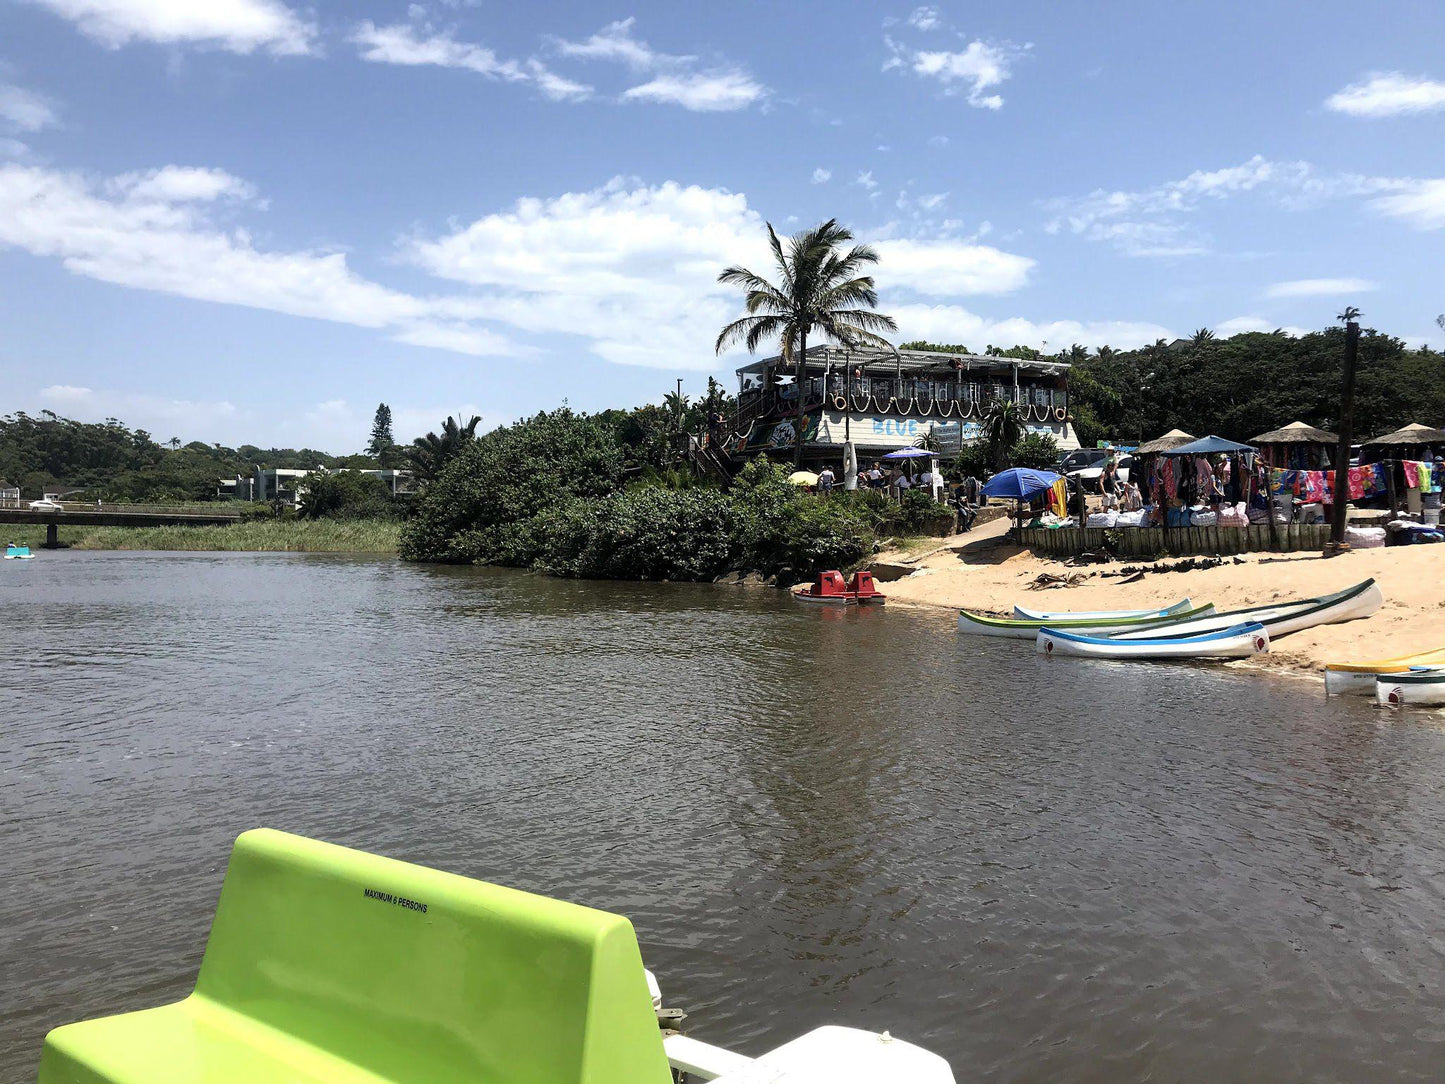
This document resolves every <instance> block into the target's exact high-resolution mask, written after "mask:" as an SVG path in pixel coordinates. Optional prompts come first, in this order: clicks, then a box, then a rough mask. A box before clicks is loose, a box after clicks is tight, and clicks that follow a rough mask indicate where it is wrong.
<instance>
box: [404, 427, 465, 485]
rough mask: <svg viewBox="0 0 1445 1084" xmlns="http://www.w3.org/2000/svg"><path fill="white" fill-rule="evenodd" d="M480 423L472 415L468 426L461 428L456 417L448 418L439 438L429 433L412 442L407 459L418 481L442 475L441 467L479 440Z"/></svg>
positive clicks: (428, 480)
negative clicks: (477, 436) (476, 439)
mask: <svg viewBox="0 0 1445 1084" xmlns="http://www.w3.org/2000/svg"><path fill="white" fill-rule="evenodd" d="M481 420H482V419H481V418H479V417H477V416H476V415H475V414H473V415H472V416H471V418H470V419H469V420H468V421H467V423H466V424H465V425H460V424H458V422H457V420H456V419H455V418H453V417H450V416H448V418H447V420H446V421H444V422H442V431H441V435H440V436H438V435H437V434H435V433H428V434H427V435H426V436H424V437H417V438H416V440H414V441H412V442H411V447H410V448H408V449H407V460H408V462H410V463H411V469H412V471H413V473H415V475H416V478H417V481H419V482H430V481H432V480H433V479H435V478H436V477H437V475H439V474H441V472H442V468H443V467H445V466H446V465H447V464H448V463H450V462H451V461H452V459H454V458H455V457H456V455H457V453H459V452H460V451H461V450H462V449H463V448H465V447H466V446H467V445H468V444H470V443H471V442H472V441H473V440H474V439H475V438H476V435H477V426H478V425H479V424H480V423H481Z"/></svg>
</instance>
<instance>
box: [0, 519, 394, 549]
mask: <svg viewBox="0 0 1445 1084" xmlns="http://www.w3.org/2000/svg"><path fill="white" fill-rule="evenodd" d="M400 535H401V523H400V522H399V521H397V520H380V519H356V520H347V519H317V520H305V519H284V520H270V519H265V520H251V521H250V522H246V523H231V524H227V525H225V526H221V527H76V526H67V525H62V526H61V528H60V541H61V544H62V545H66V546H69V547H70V548H71V549H78V550H204V551H219V550H236V551H258V552H278V553H287V552H295V553H387V554H395V553H396V548H397V542H398V539H399V537H400ZM0 539H3V540H4V541H6V542H14V543H16V544H17V545H22V546H26V545H28V546H29V547H30V548H31V549H32V550H35V551H37V552H38V551H39V550H40V548H41V547H42V546H43V545H44V544H45V528H44V527H43V526H31V525H28V524H27V525H24V526H18V525H15V524H5V525H4V526H0Z"/></svg>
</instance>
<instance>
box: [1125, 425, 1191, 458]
mask: <svg viewBox="0 0 1445 1084" xmlns="http://www.w3.org/2000/svg"><path fill="white" fill-rule="evenodd" d="M1194 440H1195V438H1194V437H1192V436H1190V435H1189V434H1188V433H1186V432H1184V430H1182V429H1171V430H1169V432H1167V433H1165V434H1164V435H1163V436H1162V437H1159V438H1158V439H1156V440H1151V441H1150V442H1149V443H1148V444H1141V445H1139V447H1137V448H1135V449H1134V454H1135V455H1136V456H1141V455H1158V454H1159V453H1160V452H1167V451H1170V450H1172V449H1174V448H1178V447H1179V446H1180V445H1182V444H1190V443H1192V442H1193V441H1194Z"/></svg>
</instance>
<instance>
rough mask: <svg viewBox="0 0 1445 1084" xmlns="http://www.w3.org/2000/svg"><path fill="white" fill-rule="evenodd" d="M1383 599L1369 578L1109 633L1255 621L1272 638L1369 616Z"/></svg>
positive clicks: (1175, 632) (1187, 632)
mask: <svg viewBox="0 0 1445 1084" xmlns="http://www.w3.org/2000/svg"><path fill="white" fill-rule="evenodd" d="M1383 602H1384V597H1383V596H1382V595H1381V594H1380V587H1379V585H1378V584H1377V583H1375V581H1374V580H1372V579H1371V580H1366V581H1364V583H1357V584H1355V586H1353V587H1347V588H1345V589H1344V590H1343V591H1336V592H1335V593H1334V594H1332V595H1321V596H1320V597H1319V598H1306V599H1300V600H1299V601H1297V602H1279V603H1274V604H1273V605H1269V606H1247V607H1245V608H1244V609H1242V610H1226V611H1224V612H1223V613H1217V614H1212V615H1210V616H1208V617H1198V618H1185V619H1182V620H1174V621H1156V622H1154V623H1153V624H1152V625H1144V626H1138V625H1136V626H1135V627H1134V628H1131V629H1122V630H1120V631H1118V632H1112V633H1109V635H1110V636H1115V637H1117V638H1118V639H1120V640H1135V639H1158V638H1161V637H1174V636H1199V635H1201V634H1202V633H1206V632H1220V631H1222V630H1224V629H1227V628H1232V627H1234V626H1235V625H1241V624H1247V623H1248V622H1250V621H1258V622H1259V623H1260V624H1261V625H1263V626H1264V627H1265V629H1267V630H1268V631H1269V635H1270V637H1271V639H1273V638H1276V637H1279V636H1283V635H1284V634H1285V633H1287V632H1298V631H1299V630H1300V629H1308V628H1313V627H1314V626H1315V625H1329V624H1332V623H1334V622H1337V621H1353V620H1355V619H1356V618H1359V617H1369V616H1370V615H1371V614H1372V613H1374V612H1375V611H1376V610H1378V609H1379V608H1380V605H1381V604H1382V603H1383Z"/></svg>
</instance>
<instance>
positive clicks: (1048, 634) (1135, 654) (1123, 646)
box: [1036, 622, 1269, 659]
mask: <svg viewBox="0 0 1445 1084" xmlns="http://www.w3.org/2000/svg"><path fill="white" fill-rule="evenodd" d="M1036 646H1037V650H1038V651H1039V652H1040V653H1041V654H1044V655H1069V656H1073V657H1076V658H1085V659H1242V658H1247V657H1249V656H1250V655H1258V654H1260V653H1261V652H1265V651H1268V650H1269V633H1268V632H1267V631H1266V630H1265V628H1264V626H1263V625H1260V624H1258V623H1257V622H1256V623H1253V624H1247V625H1237V626H1235V627H1233V628H1229V629H1225V630H1223V631H1221V632H1216V633H1210V634H1207V635H1204V636H1191V637H1183V638H1166V639H1156V640H1124V639H1120V638H1119V637H1116V636H1082V635H1079V634H1077V633H1073V632H1065V631H1061V630H1058V629H1050V628H1045V629H1041V630H1040V631H1039V635H1038V639H1037V641H1036Z"/></svg>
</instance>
